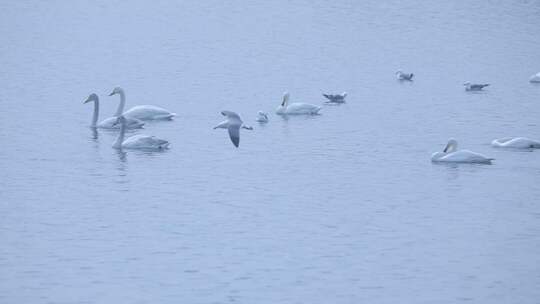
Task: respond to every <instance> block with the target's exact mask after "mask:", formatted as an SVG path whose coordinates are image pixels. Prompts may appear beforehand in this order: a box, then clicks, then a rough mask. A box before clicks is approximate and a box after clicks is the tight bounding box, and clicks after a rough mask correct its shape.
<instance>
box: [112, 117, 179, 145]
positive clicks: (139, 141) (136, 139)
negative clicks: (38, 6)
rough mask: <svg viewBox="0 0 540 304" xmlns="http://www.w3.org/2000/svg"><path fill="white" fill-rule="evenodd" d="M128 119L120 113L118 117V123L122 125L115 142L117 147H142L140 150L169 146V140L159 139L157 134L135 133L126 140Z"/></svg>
mask: <svg viewBox="0 0 540 304" xmlns="http://www.w3.org/2000/svg"><path fill="white" fill-rule="evenodd" d="M126 121H127V119H126V118H125V117H124V116H123V115H120V116H118V118H117V119H116V124H118V125H120V133H119V134H118V137H117V138H116V141H115V142H114V143H113V145H112V147H113V148H115V149H140V150H164V149H167V148H168V147H169V142H168V141H166V140H164V139H159V138H157V137H155V136H148V135H142V134H139V135H133V136H131V137H128V138H126V139H125V140H124V136H125V134H126Z"/></svg>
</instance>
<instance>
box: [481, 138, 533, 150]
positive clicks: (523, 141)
mask: <svg viewBox="0 0 540 304" xmlns="http://www.w3.org/2000/svg"><path fill="white" fill-rule="evenodd" d="M491 145H492V146H493V147H496V148H513V149H540V141H538V140H533V139H529V138H526V137H503V138H498V139H495V140H493V141H492V142H491Z"/></svg>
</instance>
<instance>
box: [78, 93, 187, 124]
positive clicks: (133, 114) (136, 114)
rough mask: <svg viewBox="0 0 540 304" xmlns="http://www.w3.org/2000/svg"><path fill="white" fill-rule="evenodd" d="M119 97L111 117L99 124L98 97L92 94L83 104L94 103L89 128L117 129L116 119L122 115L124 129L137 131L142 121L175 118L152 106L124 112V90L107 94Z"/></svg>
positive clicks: (164, 110)
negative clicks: (124, 121)
mask: <svg viewBox="0 0 540 304" xmlns="http://www.w3.org/2000/svg"><path fill="white" fill-rule="evenodd" d="M117 94H118V95H120V103H119V104H118V108H117V110H116V113H115V114H114V116H113V117H109V118H106V119H104V120H103V121H101V122H99V123H98V122H97V121H98V117H99V97H98V96H97V94H95V93H92V94H90V96H88V98H87V99H86V100H85V101H84V102H83V103H88V102H92V101H93V102H94V114H93V116H92V122H91V124H90V126H91V127H94V128H100V129H115V128H119V125H118V124H117V123H116V120H117V118H118V117H119V116H120V115H124V118H126V127H127V128H128V129H138V128H142V127H143V126H144V122H143V121H144V120H167V119H172V118H173V117H174V116H176V114H175V113H171V112H170V111H168V110H166V109H163V108H160V107H156V106H152V105H142V106H135V107H133V108H131V109H129V110H127V111H125V112H124V107H125V104H126V94H125V92H124V90H123V89H122V88H120V87H116V88H114V90H113V91H112V92H111V93H110V94H109V96H113V95H117Z"/></svg>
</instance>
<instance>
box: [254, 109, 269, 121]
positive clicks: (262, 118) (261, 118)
mask: <svg viewBox="0 0 540 304" xmlns="http://www.w3.org/2000/svg"><path fill="white" fill-rule="evenodd" d="M255 121H257V122H261V123H266V122H268V114H267V113H265V112H263V111H259V112H257V119H256V120H255Z"/></svg>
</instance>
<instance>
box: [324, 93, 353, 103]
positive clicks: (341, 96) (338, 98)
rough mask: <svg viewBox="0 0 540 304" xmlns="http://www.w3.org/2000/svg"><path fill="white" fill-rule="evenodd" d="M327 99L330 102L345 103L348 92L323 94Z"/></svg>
mask: <svg viewBox="0 0 540 304" xmlns="http://www.w3.org/2000/svg"><path fill="white" fill-rule="evenodd" d="M322 95H323V96H324V97H325V98H326V99H328V101H327V102H329V103H344V102H345V97H347V92H343V93H341V94H335V95H332V94H322Z"/></svg>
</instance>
